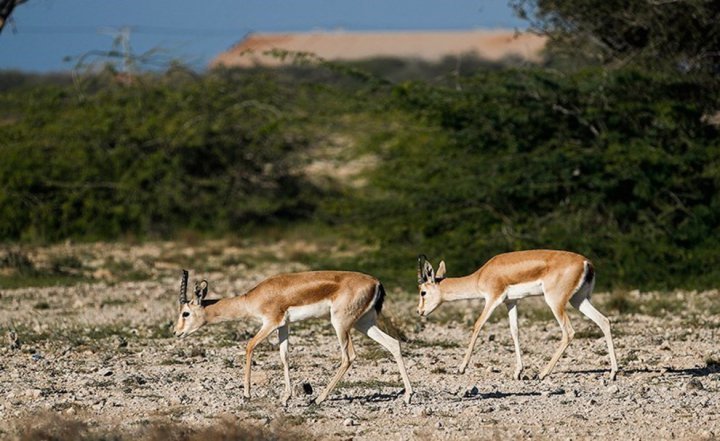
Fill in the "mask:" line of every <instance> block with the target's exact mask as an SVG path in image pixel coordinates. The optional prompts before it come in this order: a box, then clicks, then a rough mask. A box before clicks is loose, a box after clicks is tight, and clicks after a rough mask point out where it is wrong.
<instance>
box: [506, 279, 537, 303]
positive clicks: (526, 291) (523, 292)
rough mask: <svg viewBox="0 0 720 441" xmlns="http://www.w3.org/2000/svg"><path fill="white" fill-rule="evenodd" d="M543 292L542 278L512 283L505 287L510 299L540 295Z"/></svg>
mask: <svg viewBox="0 0 720 441" xmlns="http://www.w3.org/2000/svg"><path fill="white" fill-rule="evenodd" d="M543 292H544V291H543V283H542V281H540V280H536V281H534V282H526V283H518V284H515V285H510V286H508V287H507V288H506V289H505V295H506V296H507V299H508V300H519V299H523V298H525V297H529V296H539V295H542V294H543Z"/></svg>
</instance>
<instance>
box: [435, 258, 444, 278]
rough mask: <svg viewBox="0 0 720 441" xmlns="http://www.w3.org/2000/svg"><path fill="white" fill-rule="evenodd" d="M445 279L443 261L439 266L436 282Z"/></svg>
mask: <svg viewBox="0 0 720 441" xmlns="http://www.w3.org/2000/svg"><path fill="white" fill-rule="evenodd" d="M444 278H445V261H444V260H441V261H440V265H438V270H437V273H436V274H435V280H441V279H444Z"/></svg>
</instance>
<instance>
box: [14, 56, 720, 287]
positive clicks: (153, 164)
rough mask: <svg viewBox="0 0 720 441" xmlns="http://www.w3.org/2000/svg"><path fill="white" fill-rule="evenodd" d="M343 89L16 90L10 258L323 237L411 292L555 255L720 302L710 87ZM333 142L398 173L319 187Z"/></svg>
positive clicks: (353, 77) (501, 72)
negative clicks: (138, 241)
mask: <svg viewBox="0 0 720 441" xmlns="http://www.w3.org/2000/svg"><path fill="white" fill-rule="evenodd" d="M326 67H329V66H327V65H325V66H323V68H320V69H315V68H313V67H312V66H305V67H302V68H297V69H287V70H281V71H263V70H252V71H216V72H211V73H208V74H204V75H194V74H187V73H182V72H168V73H166V74H164V75H154V76H146V77H141V78H138V79H137V81H136V83H135V84H133V85H131V86H120V85H118V84H115V83H112V81H111V80H108V79H102V78H101V77H92V78H90V79H89V81H88V82H87V83H85V84H81V85H80V86H79V87H78V86H71V85H63V84H61V83H50V82H48V83H43V85H42V86H37V85H35V86H34V87H32V88H30V87H13V88H10V89H9V90H8V91H6V92H5V93H3V94H2V95H0V157H1V158H2V161H0V185H1V188H0V190H1V191H0V239H2V240H4V241H8V240H11V241H12V240H58V239H63V238H66V237H77V238H82V239H93V238H118V237H123V236H126V235H136V236H140V237H156V236H163V237H164V236H170V235H173V234H175V233H177V232H178V231H179V230H182V229H189V230H196V231H203V232H210V233H214V234H224V233H233V232H238V231H244V230H245V229H246V227H248V226H258V225H259V226H264V225H268V224H272V225H277V226H280V227H281V228H282V227H284V226H288V225H291V224H296V223H297V222H304V223H307V222H310V223H314V227H313V228H315V231H320V230H321V229H322V228H325V227H328V226H330V227H331V228H328V231H332V234H343V235H347V236H349V237H351V238H354V239H355V240H358V241H366V242H368V243H369V244H371V245H373V246H374V247H375V248H374V249H375V250H376V251H374V252H366V253H363V254H362V255H359V256H355V257H354V258H352V259H351V260H350V261H343V262H338V261H335V262H328V261H324V260H323V259H322V256H318V257H317V258H314V259H312V260H313V262H314V263H315V264H317V265H321V266H324V267H342V268H356V269H359V270H365V271H368V272H372V273H373V274H377V275H379V276H381V277H383V278H384V279H385V280H388V281H393V282H399V283H402V284H403V286H404V287H406V288H411V287H412V283H413V279H414V277H413V272H414V261H415V256H416V255H417V254H418V253H426V254H428V255H429V256H430V257H431V258H432V259H433V260H437V259H440V258H444V259H445V260H447V263H448V268H449V272H450V273H451V274H462V273H466V272H469V271H471V270H473V269H475V268H476V267H477V266H478V265H480V264H482V263H483V262H484V261H485V260H487V259H488V258H489V257H490V256H492V255H494V254H496V253H500V252H504V251H511V250H517V249H527V248H541V247H547V248H564V249H570V250H574V251H577V252H580V253H583V254H585V255H587V256H588V257H590V258H591V259H593V260H594V261H595V262H596V266H597V270H598V275H599V278H598V280H599V283H600V284H601V285H604V286H608V285H611V284H613V285H629V286H639V287H670V286H686V287H710V286H713V285H716V284H718V283H720V270H718V268H720V253H718V252H717V250H718V248H719V247H720V239H718V238H719V237H720V234H719V233H720V231H719V230H720V141H719V140H718V129H717V127H716V126H715V125H712V124H711V123H710V122H709V121H711V120H712V118H709V117H711V116H712V111H711V109H712V107H711V106H710V105H709V103H713V102H717V100H716V97H714V96H713V95H712V92H708V90H704V89H703V88H702V86H701V85H700V84H701V83H698V82H689V81H685V80H684V79H683V77H679V76H677V75H675V76H665V75H663V74H659V73H648V72H644V71H639V70H636V69H630V68H627V69H621V70H616V71H606V70H602V69H599V68H598V69H588V70H579V71H574V72H573V73H560V72H554V71H550V70H544V69H541V68H522V69H509V68H502V69H500V68H498V67H497V66H495V67H493V68H492V69H484V70H478V72H477V73H476V74H475V75H473V76H470V77H463V78H459V77H458V78H455V80H454V81H452V82H450V83H448V84H452V86H450V87H448V86H443V85H442V84H443V83H442V82H433V83H428V82H425V81H413V82H405V83H401V84H398V85H393V84H391V83H388V82H385V81H380V80H378V79H377V78H374V77H372V75H365V74H362V72H358V71H357V70H355V68H354V67H347V66H335V68H334V69H325V68H326ZM330 67H332V66H330ZM19 84H22V82H20V83H19ZM334 134H335V135H341V136H340V138H342V139H349V140H350V141H351V142H349V143H347V145H346V150H359V151H355V152H354V153H348V151H344V152H342V153H341V156H342V157H343V158H344V157H348V158H351V157H352V155H353V154H356V153H359V154H365V153H372V154H374V155H376V156H377V158H379V161H377V165H376V166H375V167H374V168H371V169H369V170H368V171H367V172H366V174H367V176H366V178H367V179H366V185H364V186H363V185H360V186H356V185H354V186H345V187H343V186H341V185H323V187H322V188H319V187H318V186H317V185H318V183H317V180H311V179H309V178H308V177H307V176H306V175H305V174H304V167H303V164H304V162H305V161H308V160H310V159H312V150H313V149H315V148H316V147H322V146H323V145H324V143H325V142H326V141H327V140H328V139H329V138H330V137H332V136H333V135H334ZM358 147H359V149H358ZM340 162H341V161H340ZM331 184H332V183H331Z"/></svg>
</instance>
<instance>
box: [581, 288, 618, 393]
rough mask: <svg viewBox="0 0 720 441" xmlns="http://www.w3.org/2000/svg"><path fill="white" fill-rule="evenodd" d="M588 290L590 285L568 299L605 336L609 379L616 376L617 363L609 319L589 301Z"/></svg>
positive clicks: (590, 289)
mask: <svg viewBox="0 0 720 441" xmlns="http://www.w3.org/2000/svg"><path fill="white" fill-rule="evenodd" d="M590 291H592V287H590V288H589V289H587V290H582V291H581V292H578V293H577V294H575V295H574V296H573V297H572V299H570V303H571V304H572V305H573V306H574V307H575V308H576V309H577V310H579V311H580V312H582V313H583V314H584V315H585V316H586V317H587V318H589V319H590V320H592V321H593V322H595V324H596V325H598V327H599V328H600V330H601V331H602V333H603V335H604V336H605V342H606V343H607V347H608V354H609V355H610V379H611V380H614V379H615V378H616V377H617V371H618V364H617V358H616V357H615V346H614V345H613V340H612V334H611V333H610V320H608V318H607V317H605V316H604V315H602V314H601V313H600V311H598V310H597V309H595V307H594V306H593V305H592V303H590Z"/></svg>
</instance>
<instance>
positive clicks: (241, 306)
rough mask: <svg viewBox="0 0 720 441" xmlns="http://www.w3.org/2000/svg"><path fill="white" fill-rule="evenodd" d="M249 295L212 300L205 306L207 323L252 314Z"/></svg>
mask: <svg viewBox="0 0 720 441" xmlns="http://www.w3.org/2000/svg"><path fill="white" fill-rule="evenodd" d="M246 297H247V296H245V295H242V296H237V297H228V298H224V299H220V300H217V301H215V300H210V301H209V302H212V303H209V302H208V301H206V302H208V305H207V306H205V319H206V320H207V323H209V324H212V323H220V322H226V321H228V320H236V319H238V318H242V317H247V316H248V315H250V313H249V310H248V302H247V298H246Z"/></svg>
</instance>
